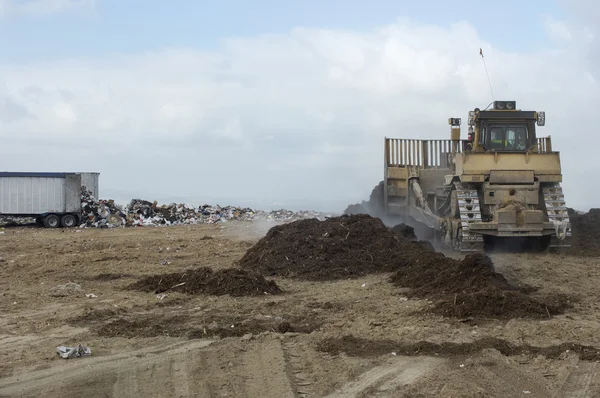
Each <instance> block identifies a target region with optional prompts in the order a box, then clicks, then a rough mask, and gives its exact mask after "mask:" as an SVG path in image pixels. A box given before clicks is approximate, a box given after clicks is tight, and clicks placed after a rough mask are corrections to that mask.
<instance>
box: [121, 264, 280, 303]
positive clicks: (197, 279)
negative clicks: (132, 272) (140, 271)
mask: <svg viewBox="0 0 600 398" xmlns="http://www.w3.org/2000/svg"><path fill="white" fill-rule="evenodd" d="M128 288H129V289H131V290H139V291H142V292H153V293H163V292H166V291H175V292H182V293H188V294H209V295H215V296H223V295H226V294H229V295H231V296H257V295H265V294H278V293H281V290H280V289H279V287H278V286H277V284H276V283H275V282H274V281H267V280H266V279H265V278H264V277H262V276H261V275H258V274H256V273H254V272H249V271H245V270H240V269H234V268H227V269H222V270H218V271H213V270H212V269H210V268H208V267H200V268H195V269H190V270H187V271H184V272H174V273H170V274H159V275H152V276H149V277H146V278H144V279H141V280H139V281H137V282H135V283H133V284H131V285H129V286H128Z"/></svg>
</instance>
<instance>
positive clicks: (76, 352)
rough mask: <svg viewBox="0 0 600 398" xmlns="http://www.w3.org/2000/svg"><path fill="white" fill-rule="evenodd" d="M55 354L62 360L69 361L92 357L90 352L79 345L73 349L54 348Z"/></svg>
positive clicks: (62, 346) (87, 348)
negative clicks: (70, 359)
mask: <svg viewBox="0 0 600 398" xmlns="http://www.w3.org/2000/svg"><path fill="white" fill-rule="evenodd" d="M56 353H57V354H58V355H59V356H60V357H61V358H63V359H69V358H77V357H84V356H89V355H92V350H90V349H89V347H85V346H82V345H81V344H78V345H77V346H75V347H65V346H64V345H61V346H58V347H56Z"/></svg>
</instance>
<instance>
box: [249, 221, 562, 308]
mask: <svg viewBox="0 0 600 398" xmlns="http://www.w3.org/2000/svg"><path fill="white" fill-rule="evenodd" d="M399 229H403V227H400V228H399ZM239 263H240V265H241V266H242V268H244V269H249V270H252V271H256V272H258V273H261V274H263V275H271V276H273V275H276V276H283V277H289V278H296V279H301V280H312V281H326V280H336V279H343V278H356V277H360V276H363V275H366V274H372V273H378V272H395V274H394V275H393V276H392V278H391V282H392V283H394V284H396V285H397V286H400V287H405V288H411V289H412V290H411V293H410V294H411V295H412V296H414V297H419V298H428V299H431V300H433V301H434V306H433V308H432V311H434V312H436V313H440V314H443V315H445V316H453V317H467V316H471V317H507V318H510V317H524V316H534V317H549V316H551V315H553V314H559V313H562V311H564V309H566V308H568V307H569V303H568V302H567V300H566V299H565V298H563V297H558V296H557V297H548V298H540V299H536V298H533V297H531V296H529V295H528V293H530V292H529V291H527V290H526V289H523V288H518V287H515V286H512V285H511V284H509V283H508V281H507V280H506V279H505V278H504V277H503V276H502V275H501V274H499V273H497V272H495V270H494V267H493V264H492V262H491V260H490V259H489V257H487V256H485V255H483V254H474V255H470V256H467V257H466V258H465V259H464V260H462V261H459V260H455V259H452V258H448V257H445V256H444V255H443V254H442V253H438V252H436V251H435V250H433V248H432V246H431V244H423V243H422V242H418V241H415V240H414V239H407V238H405V237H403V236H401V235H400V234H398V233H397V232H394V231H393V230H391V229H388V228H386V227H385V225H384V224H383V222H382V221H381V220H380V219H378V218H374V217H371V216H369V215H364V214H359V215H344V216H341V217H334V218H329V219H327V220H325V221H318V220H301V221H296V222H293V223H290V224H285V225H278V226H276V227H273V228H271V230H269V232H268V233H267V235H266V236H265V237H264V238H262V239H261V240H260V241H259V242H258V243H257V244H256V245H254V246H253V247H252V248H250V249H249V250H248V251H247V252H246V254H245V255H244V257H242V259H241V260H240V262H239Z"/></svg>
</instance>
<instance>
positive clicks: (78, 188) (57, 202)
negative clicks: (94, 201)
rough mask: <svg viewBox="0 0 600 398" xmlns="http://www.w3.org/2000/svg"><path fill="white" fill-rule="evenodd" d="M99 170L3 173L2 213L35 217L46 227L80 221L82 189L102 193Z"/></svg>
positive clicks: (68, 225) (0, 178)
mask: <svg viewBox="0 0 600 398" xmlns="http://www.w3.org/2000/svg"><path fill="white" fill-rule="evenodd" d="M99 177H100V173H29V172H0V216H11V217H30V218H35V219H36V220H37V222H38V224H40V225H43V226H44V227H46V228H57V227H65V228H71V227H75V226H77V225H79V223H80V222H81V193H82V188H85V189H86V190H88V191H90V192H91V193H92V195H93V196H94V197H95V198H98V195H99V184H98V182H99Z"/></svg>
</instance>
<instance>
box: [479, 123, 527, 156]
mask: <svg viewBox="0 0 600 398" xmlns="http://www.w3.org/2000/svg"><path fill="white" fill-rule="evenodd" d="M487 131H488V132H489V136H488V137H489V138H488V140H486V141H487V145H486V146H487V147H488V148H489V149H492V150H496V151H524V150H526V149H527V142H528V134H527V127H526V126H523V125H520V126H519V125H514V126H511V125H503V126H498V125H496V126H489V127H488V129H487Z"/></svg>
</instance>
